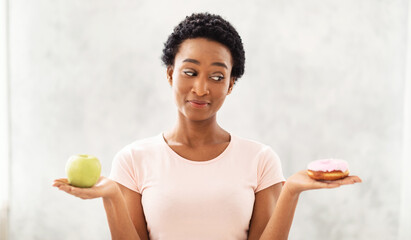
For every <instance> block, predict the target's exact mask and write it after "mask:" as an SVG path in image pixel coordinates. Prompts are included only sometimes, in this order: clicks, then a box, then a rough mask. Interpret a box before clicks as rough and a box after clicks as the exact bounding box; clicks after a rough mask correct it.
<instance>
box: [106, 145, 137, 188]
mask: <svg viewBox="0 0 411 240" xmlns="http://www.w3.org/2000/svg"><path fill="white" fill-rule="evenodd" d="M109 178H110V179H112V180H114V181H116V182H118V183H120V184H121V185H123V186H125V187H127V188H129V189H130V190H133V191H135V192H138V193H140V192H141V189H140V187H139V184H138V181H137V179H138V178H137V174H136V169H135V167H134V162H133V155H132V152H131V149H130V148H128V147H125V148H123V149H122V150H121V151H119V152H118V153H117V154H116V155H115V156H114V159H113V163H112V166H111V172H110V177H109Z"/></svg>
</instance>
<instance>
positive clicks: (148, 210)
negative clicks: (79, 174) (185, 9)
mask: <svg viewBox="0 0 411 240" xmlns="http://www.w3.org/2000/svg"><path fill="white" fill-rule="evenodd" d="M162 60H163V62H164V64H165V65H166V66H167V78H168V82H169V84H170V85H171V87H172V91H173V96H174V100H175V103H176V105H177V108H178V120H177V124H176V125H175V127H174V128H173V129H171V130H169V131H166V132H164V133H162V134H159V135H158V136H155V137H152V138H148V139H143V140H139V141H136V142H133V143H131V144H129V145H128V146H126V147H125V148H123V149H122V150H121V151H120V152H119V153H118V154H117V155H116V157H115V158H114V161H113V166H112V170H111V174H110V178H105V177H101V179H100V181H99V182H98V184H96V185H95V186H94V187H92V188H90V189H81V188H75V187H72V186H70V185H69V184H68V183H67V179H58V180H55V182H54V186H55V187H58V188H59V189H60V190H63V191H65V192H67V193H69V194H72V195H74V196H77V197H80V198H83V199H90V198H98V197H102V199H103V202H104V207H105V210H106V214H107V219H108V223H109V226H110V231H111V235H112V238H113V239H149V238H150V239H287V237H288V233H289V230H290V227H291V223H292V220H293V216H294V211H295V208H296V205H297V201H298V197H299V194H300V193H301V192H303V191H305V190H309V189H318V188H335V187H339V186H340V185H345V184H352V183H356V182H360V181H361V179H360V178H358V177H356V176H350V177H347V178H345V179H344V180H340V181H334V182H319V181H314V180H312V179H310V178H309V177H308V176H307V174H306V173H305V171H301V172H298V173H296V174H294V175H293V176H291V177H290V178H288V180H287V181H286V182H285V179H284V177H283V174H282V170H281V164H280V161H279V158H278V156H277V155H276V154H275V152H274V151H273V150H272V149H271V148H270V147H268V146H266V145H263V144H261V143H258V142H255V141H251V140H247V139H243V138H240V137H237V136H235V135H233V134H230V133H228V132H227V131H225V130H224V129H223V128H221V127H220V126H219V125H218V123H217V118H216V115H217V112H218V110H219V109H220V107H221V106H222V105H223V103H224V100H225V98H226V96H227V95H229V94H230V93H231V92H232V90H233V87H234V84H235V82H236V81H237V80H238V79H239V78H240V77H241V76H242V74H243V72H244V60H245V57H244V50H243V45H242V42H241V38H240V36H239V35H238V33H237V32H236V30H235V29H234V28H233V27H232V26H231V25H230V23H228V22H227V21H225V20H224V19H222V18H221V17H220V16H217V15H212V14H208V13H206V14H193V15H191V16H189V17H187V18H186V19H185V20H184V21H182V22H181V23H180V24H179V25H178V26H177V27H176V28H175V29H174V32H173V33H172V34H171V35H170V36H169V38H168V40H167V42H166V43H165V47H164V50H163V57H162ZM284 182H285V183H284Z"/></svg>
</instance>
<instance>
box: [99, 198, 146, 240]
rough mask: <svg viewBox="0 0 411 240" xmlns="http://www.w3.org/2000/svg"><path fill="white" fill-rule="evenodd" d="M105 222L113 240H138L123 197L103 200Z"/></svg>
mask: <svg viewBox="0 0 411 240" xmlns="http://www.w3.org/2000/svg"><path fill="white" fill-rule="evenodd" d="M103 203H104V208H105V210H106V215H107V221H108V224H109V227H110V232H111V239H113V240H123V239H125V240H131V239H133V240H140V237H139V236H138V234H137V231H136V229H135V227H134V224H133V222H132V220H131V217H130V214H129V212H128V209H127V205H126V203H125V200H124V198H123V195H122V194H121V192H120V191H119V194H116V196H114V197H111V198H103Z"/></svg>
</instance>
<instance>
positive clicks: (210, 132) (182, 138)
mask: <svg viewBox="0 0 411 240" xmlns="http://www.w3.org/2000/svg"><path fill="white" fill-rule="evenodd" d="M164 137H165V138H166V141H167V142H168V144H178V145H186V146H190V147H196V146H201V145H207V144H215V143H219V142H223V141H227V139H228V141H229V134H228V133H227V132H226V131H225V130H224V129H222V128H221V127H220V126H219V125H218V123H217V118H216V116H215V115H214V116H213V117H212V118H210V119H207V120H202V121H192V120H189V119H187V118H186V117H185V116H183V115H182V114H181V113H179V115H178V121H177V124H176V125H175V127H174V128H173V129H172V130H171V131H169V132H167V133H165V134H164Z"/></svg>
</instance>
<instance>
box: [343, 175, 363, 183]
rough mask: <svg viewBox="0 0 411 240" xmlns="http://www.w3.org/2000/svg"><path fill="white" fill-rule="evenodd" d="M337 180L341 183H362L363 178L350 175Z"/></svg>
mask: <svg viewBox="0 0 411 240" xmlns="http://www.w3.org/2000/svg"><path fill="white" fill-rule="evenodd" d="M337 182H338V184H340V185H348V184H354V183H360V182H362V180H361V178H359V177H358V176H348V177H346V178H343V179H340V180H337Z"/></svg>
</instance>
